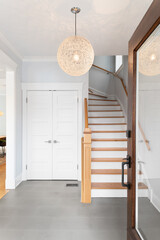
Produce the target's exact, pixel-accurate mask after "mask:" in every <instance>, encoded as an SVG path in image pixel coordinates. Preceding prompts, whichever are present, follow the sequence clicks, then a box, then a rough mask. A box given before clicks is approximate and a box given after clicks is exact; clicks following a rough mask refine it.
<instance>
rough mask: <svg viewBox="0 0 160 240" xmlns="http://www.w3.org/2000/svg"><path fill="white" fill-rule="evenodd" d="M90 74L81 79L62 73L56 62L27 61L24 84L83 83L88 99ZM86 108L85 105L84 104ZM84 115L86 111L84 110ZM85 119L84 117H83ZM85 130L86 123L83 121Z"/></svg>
mask: <svg viewBox="0 0 160 240" xmlns="http://www.w3.org/2000/svg"><path fill="white" fill-rule="evenodd" d="M88 78H89V74H88V73H87V74H85V75H82V76H79V77H72V76H69V75H68V74H66V73H65V72H63V71H62V69H61V68H60V67H59V65H58V63H57V62H56V61H25V62H23V67H22V82H24V83H42V82H47V83H49V82H52V83H53V82H65V83H77V82H82V83H83V93H82V94H83V96H82V97H83V98H88V82H89V79H88ZM83 107H84V104H83ZM83 113H84V109H83ZM83 117H84V116H83ZM83 129H84V121H83Z"/></svg>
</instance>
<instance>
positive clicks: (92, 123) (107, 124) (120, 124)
mask: <svg viewBox="0 0 160 240" xmlns="http://www.w3.org/2000/svg"><path fill="white" fill-rule="evenodd" d="M88 125H127V123H88Z"/></svg>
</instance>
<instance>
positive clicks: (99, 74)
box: [89, 56, 115, 95]
mask: <svg viewBox="0 0 160 240" xmlns="http://www.w3.org/2000/svg"><path fill="white" fill-rule="evenodd" d="M94 64H95V65H97V66H98V67H102V68H104V69H107V70H109V71H111V72H114V69H115V57H114V56H95V59H94ZM89 87H91V88H94V89H96V90H98V91H100V92H104V93H106V94H109V95H112V94H113V93H114V78H113V77H112V76H111V75H110V74H107V73H105V72H104V71H102V70H99V69H97V68H94V67H92V68H91V70H90V71H89Z"/></svg>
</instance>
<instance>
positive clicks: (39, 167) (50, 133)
mask: <svg viewBox="0 0 160 240" xmlns="http://www.w3.org/2000/svg"><path fill="white" fill-rule="evenodd" d="M27 97H28V104H27V106H28V107H27V125H28V128H27V131H28V133H27V149H28V151H27V178H28V180H29V179H30V180H31V179H37V180H50V179H77V92H76V91H28V96H27Z"/></svg>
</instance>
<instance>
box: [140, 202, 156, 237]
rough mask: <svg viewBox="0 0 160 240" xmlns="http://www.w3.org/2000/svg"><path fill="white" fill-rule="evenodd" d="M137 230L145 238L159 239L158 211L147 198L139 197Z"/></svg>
mask: <svg viewBox="0 0 160 240" xmlns="http://www.w3.org/2000/svg"><path fill="white" fill-rule="evenodd" d="M138 202H139V207H138V220H139V224H138V225H139V231H140V233H141V234H142V236H143V238H144V239H145V240H160V212H159V211H158V210H157V209H156V208H155V207H154V206H153V204H152V203H151V202H150V201H149V199H148V198H139V199H138Z"/></svg>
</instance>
